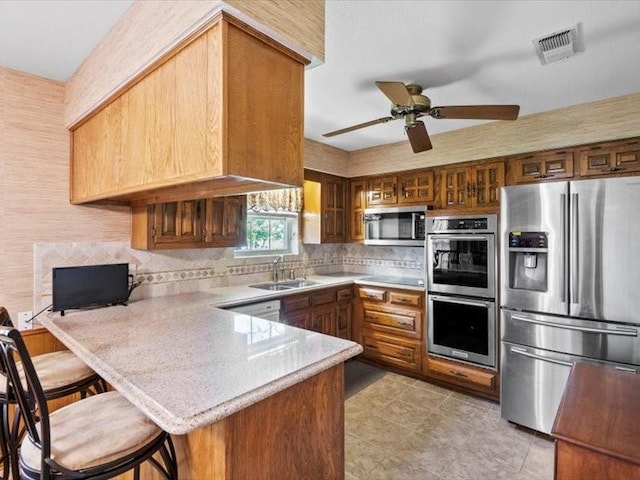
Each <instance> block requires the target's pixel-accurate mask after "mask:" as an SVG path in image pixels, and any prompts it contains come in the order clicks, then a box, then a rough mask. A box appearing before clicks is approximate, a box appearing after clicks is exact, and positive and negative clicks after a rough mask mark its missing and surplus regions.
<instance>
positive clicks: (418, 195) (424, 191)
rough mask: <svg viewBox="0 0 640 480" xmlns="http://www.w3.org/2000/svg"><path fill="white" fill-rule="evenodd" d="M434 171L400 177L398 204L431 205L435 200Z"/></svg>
mask: <svg viewBox="0 0 640 480" xmlns="http://www.w3.org/2000/svg"><path fill="white" fill-rule="evenodd" d="M433 184H434V174H433V170H429V171H425V172H418V173H410V174H407V175H400V176H398V185H399V186H400V194H399V195H398V203H431V202H433V200H434V199H435V191H434V188H433Z"/></svg>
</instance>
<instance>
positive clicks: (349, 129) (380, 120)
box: [322, 117, 395, 137]
mask: <svg viewBox="0 0 640 480" xmlns="http://www.w3.org/2000/svg"><path fill="white" fill-rule="evenodd" d="M391 120H395V118H393V117H382V118H378V119H376V120H371V121H369V122H364V123H359V124H358V125H353V126H351V127H347V128H343V129H341V130H336V131H335V132H329V133H325V134H324V135H322V136H323V137H334V136H336V135H342V134H343V133H347V132H352V131H353V130H358V129H360V128H365V127H370V126H371V125H377V124H378V123H387V122H389V121H391Z"/></svg>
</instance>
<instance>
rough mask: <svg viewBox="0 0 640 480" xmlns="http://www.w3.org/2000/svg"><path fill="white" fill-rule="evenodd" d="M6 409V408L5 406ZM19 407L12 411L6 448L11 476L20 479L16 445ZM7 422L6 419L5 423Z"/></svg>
mask: <svg viewBox="0 0 640 480" xmlns="http://www.w3.org/2000/svg"><path fill="white" fill-rule="evenodd" d="M7 410H8V408H7ZM21 417H22V415H21V414H20V409H19V408H18V407H16V408H15V409H14V411H13V422H12V425H11V428H10V429H9V431H8V432H7V449H8V451H9V460H10V462H11V478H12V479H13V480H20V471H19V466H18V447H19V445H20V419H21ZM8 424H9V422H8V420H7V425H8Z"/></svg>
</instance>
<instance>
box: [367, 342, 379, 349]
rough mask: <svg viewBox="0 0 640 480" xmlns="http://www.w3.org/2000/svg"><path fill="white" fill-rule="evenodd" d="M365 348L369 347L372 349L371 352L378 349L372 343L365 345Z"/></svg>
mask: <svg viewBox="0 0 640 480" xmlns="http://www.w3.org/2000/svg"><path fill="white" fill-rule="evenodd" d="M364 346H365V347H367V348H370V349H371V350H377V349H378V346H377V345H371V344H370V343H365V344H364Z"/></svg>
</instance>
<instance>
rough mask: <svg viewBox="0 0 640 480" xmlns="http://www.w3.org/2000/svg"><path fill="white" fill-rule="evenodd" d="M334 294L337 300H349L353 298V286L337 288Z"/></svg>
mask: <svg viewBox="0 0 640 480" xmlns="http://www.w3.org/2000/svg"><path fill="white" fill-rule="evenodd" d="M336 296H337V299H338V301H339V302H341V301H342V300H351V299H352V298H353V288H351V287H349V288H339V289H338V291H337V292H336Z"/></svg>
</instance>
